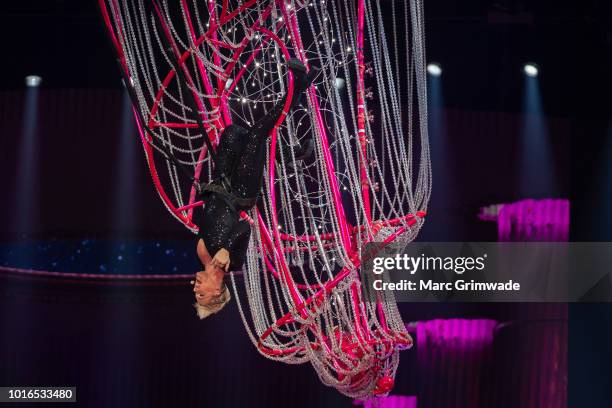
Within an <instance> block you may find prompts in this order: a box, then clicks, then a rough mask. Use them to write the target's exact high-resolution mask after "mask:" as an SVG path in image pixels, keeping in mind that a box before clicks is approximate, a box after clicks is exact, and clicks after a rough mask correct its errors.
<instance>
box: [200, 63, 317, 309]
mask: <svg viewBox="0 0 612 408" xmlns="http://www.w3.org/2000/svg"><path fill="white" fill-rule="evenodd" d="M287 66H288V67H289V69H290V70H291V72H293V75H294V82H293V83H294V88H293V99H292V100H291V105H290V109H292V108H294V107H296V106H298V105H299V104H300V103H301V101H302V96H303V95H304V92H305V91H306V90H307V89H308V86H309V85H310V84H311V83H312V81H313V79H314V77H315V75H316V71H317V70H316V69H312V70H311V71H310V72H307V70H306V67H305V66H304V64H303V63H302V62H300V61H299V60H297V59H290V60H289V61H288V62H287ZM284 105H285V99H282V100H280V101H279V102H277V103H276V105H275V106H274V107H273V108H272V109H271V110H269V111H268V112H267V113H266V114H265V116H263V117H261V118H260V119H259V120H258V121H257V122H256V123H255V124H253V125H252V126H246V125H245V126H240V125H236V124H232V125H229V126H228V127H227V128H225V130H224V131H223V132H222V133H221V137H220V142H219V146H218V148H217V156H216V163H215V168H214V173H213V181H212V182H211V183H209V184H208V185H205V186H203V188H202V189H201V190H202V198H203V200H204V201H205V204H204V208H203V213H204V215H203V217H202V221H201V222H200V225H199V230H198V231H199V234H198V240H197V255H198V258H199V260H200V262H201V263H202V266H203V268H204V270H203V271H201V272H198V273H197V274H196V279H195V281H193V284H194V287H193V291H194V292H195V298H196V304H195V307H196V310H197V313H198V316H199V317H200V318H201V319H203V318H205V317H208V316H210V315H211V314H213V313H216V312H218V311H219V310H221V309H222V308H223V307H224V306H225V304H227V302H228V301H229V300H230V298H231V296H230V293H229V290H228V289H227V286H225V283H224V276H225V273H226V272H228V271H229V270H230V269H231V270H234V269H240V268H241V267H242V265H243V264H244V261H245V255H246V251H247V249H248V245H249V239H250V236H251V226H250V224H249V223H248V222H247V221H246V220H244V219H241V218H240V215H239V212H240V211H249V210H250V209H251V208H253V207H254V206H255V204H256V202H257V196H258V194H259V192H260V191H261V187H262V182H263V171H264V166H265V159H266V147H267V140H268V137H269V136H270V133H271V132H272V130H273V129H274V126H275V125H276V123H277V121H278V119H279V117H280V116H281V113H282V109H283V107H284ZM309 142H310V141H308V142H306V143H305V144H304V145H303V146H298V147H297V148H296V149H294V154H295V159H296V160H297V161H299V160H302V159H305V158H306V156H307V155H309V154H310V153H312V144H311V143H309ZM287 156H288V157H290V155H289V154H288V155H287Z"/></svg>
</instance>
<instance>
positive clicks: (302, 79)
mask: <svg viewBox="0 0 612 408" xmlns="http://www.w3.org/2000/svg"><path fill="white" fill-rule="evenodd" d="M287 66H288V67H289V69H290V70H291V72H293V75H294V78H293V81H294V82H293V84H294V87H295V88H294V95H295V96H297V95H299V94H301V93H302V92H304V91H305V90H306V89H308V87H309V86H310V85H312V82H313V81H314V80H315V78H316V77H317V76H318V75H319V69H318V68H316V67H311V68H310V71H308V70H306V66H305V65H304V63H303V62H302V61H300V60H299V59H297V58H291V59H289V61H287Z"/></svg>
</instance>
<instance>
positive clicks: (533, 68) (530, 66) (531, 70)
mask: <svg viewBox="0 0 612 408" xmlns="http://www.w3.org/2000/svg"><path fill="white" fill-rule="evenodd" d="M523 71H524V72H525V75H527V76H530V77H537V76H538V72H539V69H538V66H537V65H536V64H534V63H532V62H530V63H527V64H525V66H524V67H523Z"/></svg>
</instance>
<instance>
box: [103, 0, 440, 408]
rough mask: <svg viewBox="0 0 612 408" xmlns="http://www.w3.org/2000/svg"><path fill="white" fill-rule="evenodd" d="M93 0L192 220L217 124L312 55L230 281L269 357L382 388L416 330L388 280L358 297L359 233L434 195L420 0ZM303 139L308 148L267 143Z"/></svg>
mask: <svg viewBox="0 0 612 408" xmlns="http://www.w3.org/2000/svg"><path fill="white" fill-rule="evenodd" d="M99 1H100V6H101V10H102V14H103V17H104V20H105V23H106V25H107V28H108V30H109V32H110V34H111V38H112V41H113V43H114V45H115V47H116V50H117V55H118V60H119V62H120V65H121V69H122V72H123V73H124V77H125V82H126V84H127V88H128V90H129V91H130V93H131V96H132V98H133V100H134V111H135V116H136V119H137V121H138V124H139V128H140V130H141V138H142V141H143V146H144V149H145V154H146V157H147V161H148V164H149V167H150V170H151V175H152V178H153V181H154V183H155V186H156V188H157V191H158V192H159V194H160V197H161V199H162V201H163V202H164V204H165V206H166V207H167V208H168V210H169V211H170V213H171V214H172V215H173V216H174V217H176V218H177V219H178V220H179V221H181V222H182V223H183V224H185V226H186V227H187V228H189V229H190V230H192V231H196V230H197V226H196V225H195V223H194V222H193V221H192V216H193V209H194V208H196V207H198V206H201V205H202V202H201V201H197V196H198V195H197V189H196V187H194V186H195V185H196V184H197V182H208V181H210V177H211V170H212V166H213V165H214V149H215V148H216V146H217V144H218V142H219V136H220V134H221V132H222V130H223V129H224V128H225V127H226V126H228V125H229V124H230V123H232V122H240V123H245V124H247V125H248V124H252V123H254V122H255V121H256V120H257V118H258V117H261V116H262V115H263V114H264V113H265V112H266V111H267V110H269V109H271V108H272V106H273V105H274V104H275V103H276V102H277V101H278V100H279V99H281V98H283V97H284V95H285V94H287V93H288V94H289V96H291V95H292V93H293V76H292V74H291V72H289V71H288V69H287V67H286V64H285V61H287V60H288V59H289V58H291V57H296V58H299V59H300V60H301V61H302V62H304V63H305V64H306V65H307V66H316V67H318V68H319V69H320V71H321V73H320V74H319V76H318V77H317V79H316V80H315V83H314V85H315V86H313V87H311V89H310V90H309V93H308V98H307V99H308V100H307V103H305V104H304V107H303V108H301V109H297V110H293V111H291V113H290V114H289V115H287V116H286V117H284V120H279V122H278V123H279V124H278V125H277V128H276V130H275V131H274V132H273V133H272V135H271V142H270V146H269V150H268V153H267V154H268V157H267V158H268V164H267V167H266V168H267V170H266V176H265V177H266V180H265V182H264V187H263V191H262V200H260V203H259V205H258V207H257V208H255V209H253V210H251V211H250V212H249V213H248V214H245V213H243V214H242V216H243V217H244V218H246V219H248V220H249V222H250V223H251V225H252V231H253V234H252V235H251V243H250V246H249V250H248V256H247V262H246V273H245V274H244V276H245V278H244V287H242V286H240V287H238V286H237V285H236V282H235V280H234V277H233V276H232V283H233V288H234V291H235V293H236V298H237V299H238V304H239V309H240V314H241V316H242V319H243V321H244V325H245V327H246V328H247V331H248V333H249V336H250V338H251V340H252V341H253V343H254V344H255V346H256V347H257V349H258V350H259V351H260V352H261V353H262V354H263V355H264V356H266V357H268V358H270V359H273V360H279V361H283V362H286V363H290V364H297V363H304V362H310V363H311V364H312V365H313V367H314V368H315V370H316V371H317V373H318V375H319V377H320V379H321V381H322V382H323V383H325V384H327V385H330V386H333V387H335V388H337V389H338V390H339V391H340V392H342V393H344V394H346V395H348V396H351V397H358V398H363V397H368V396H371V395H384V394H386V393H388V392H389V391H390V389H391V387H392V386H393V378H394V376H395V371H396V369H397V366H398V362H399V350H401V349H405V348H409V347H410V346H411V345H412V339H411V338H410V336H409V335H408V333H407V331H406V329H405V328H404V324H403V322H402V319H401V316H400V315H399V313H398V309H397V305H396V302H395V299H394V298H393V296H392V295H391V294H390V293H381V294H380V295H378V296H379V297H378V298H377V300H376V301H370V300H369V299H368V300H367V301H366V299H364V298H363V294H362V291H361V281H360V277H359V270H360V266H361V262H362V260H363V258H362V255H363V250H364V244H366V243H368V242H373V241H374V242H384V243H392V242H393V243H395V242H400V243H408V242H410V241H411V240H412V239H414V237H415V236H416V234H417V233H418V231H419V229H420V228H421V226H422V224H423V217H424V215H425V210H426V206H427V202H428V200H429V196H430V190H431V169H430V161H429V145H428V140H427V127H426V126H427V111H426V84H425V69H424V60H425V56H424V44H423V41H424V40H423V14H422V4H421V0H408V1H406V2H384V4H381V2H379V1H366V0H336V1H332V0H323V1H321V0H317V1H296V0H284V1H254V0H241V1H240V0H215V1H213V0H209V1H204V0H176V1H174V0H173V1H165V0H164V1H161V0H159V1H157V0H99ZM306 138H312V139H313V140H314V141H315V152H314V156H315V157H314V159H313V160H309V161H307V162H304V163H302V162H295V161H294V160H293V157H285V156H283V155H293V150H291V149H278V148H277V145H286V146H294V145H296V144H298V143H300V141H301V140H304V139H306ZM287 152H288V153H287ZM277 155H280V156H281V157H277ZM245 306H246V307H245Z"/></svg>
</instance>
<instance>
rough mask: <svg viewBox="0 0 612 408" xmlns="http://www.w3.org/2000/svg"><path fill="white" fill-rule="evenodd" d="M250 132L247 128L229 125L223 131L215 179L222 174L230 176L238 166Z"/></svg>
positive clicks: (214, 174) (218, 149)
mask: <svg viewBox="0 0 612 408" xmlns="http://www.w3.org/2000/svg"><path fill="white" fill-rule="evenodd" d="M248 137H249V132H247V131H246V129H244V128H242V127H240V126H235V125H229V126H228V127H226V128H225V130H224V131H223V133H221V136H220V138H221V139H220V141H219V146H218V147H217V160H216V163H215V168H214V172H213V179H219V178H221V177H222V176H224V175H225V176H227V177H230V176H231V174H232V173H233V171H234V168H235V166H236V162H237V160H238V158H239V157H240V156H241V155H242V153H243V150H244V147H245V144H246V140H247V138H248Z"/></svg>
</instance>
